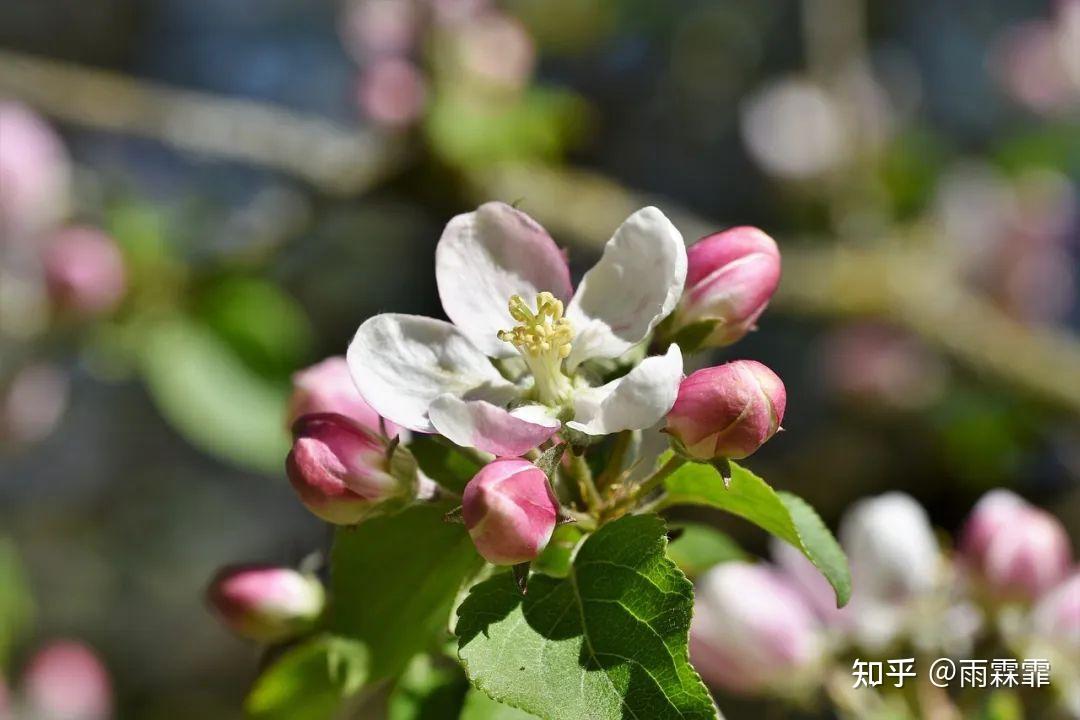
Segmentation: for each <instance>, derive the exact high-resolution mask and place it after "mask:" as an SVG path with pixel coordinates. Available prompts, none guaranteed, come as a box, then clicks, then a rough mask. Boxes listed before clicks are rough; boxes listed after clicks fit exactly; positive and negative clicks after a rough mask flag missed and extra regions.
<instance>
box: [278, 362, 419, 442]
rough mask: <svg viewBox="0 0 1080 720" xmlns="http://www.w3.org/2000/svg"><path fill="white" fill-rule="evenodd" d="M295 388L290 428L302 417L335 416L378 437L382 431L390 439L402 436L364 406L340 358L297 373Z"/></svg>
mask: <svg viewBox="0 0 1080 720" xmlns="http://www.w3.org/2000/svg"><path fill="white" fill-rule="evenodd" d="M292 385H293V391H292V396H291V397H290V398H289V423H290V424H292V423H294V422H295V421H296V420H298V419H299V418H300V417H301V416H303V415H314V414H319V413H334V414H337V415H344V416H345V417H347V418H349V419H350V420H354V421H356V422H357V423H359V424H360V425H361V426H363V427H364V428H366V429H368V430H371V431H372V432H375V433H377V434H381V433H382V430H383V428H385V430H386V434H387V435H388V436H389V437H395V436H397V435H400V434H401V428H399V427H398V426H397V425H395V424H394V423H392V422H390V421H389V420H383V419H382V418H380V417H379V414H378V413H376V412H375V411H374V410H372V409H371V406H370V405H368V404H367V403H366V402H364V398H363V397H361V396H360V391H359V390H357V389H356V384H355V383H353V380H352V376H351V375H350V374H349V366H348V364H347V363H346V362H345V358H343V357H341V356H334V357H329V358H327V359H325V360H323V361H322V362H320V363H316V364H315V365H312V366H311V367H309V368H305V369H303V370H301V371H299V372H297V373H294V374H293V376H292ZM403 439H404V438H403Z"/></svg>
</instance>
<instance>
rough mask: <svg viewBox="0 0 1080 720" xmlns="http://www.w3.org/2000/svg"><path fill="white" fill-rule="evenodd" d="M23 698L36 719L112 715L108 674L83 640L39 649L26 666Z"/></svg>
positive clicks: (99, 719)
mask: <svg viewBox="0 0 1080 720" xmlns="http://www.w3.org/2000/svg"><path fill="white" fill-rule="evenodd" d="M22 691H23V698H22V701H23V703H24V704H25V706H26V709H27V710H28V712H29V717H32V718H35V720H106V719H107V718H110V717H112V712H113V697H112V684H111V682H110V681H109V673H108V671H107V670H106V669H105V666H104V665H103V664H102V662H101V660H99V659H98V657H97V655H95V654H94V652H93V651H92V650H90V648H88V647H86V646H85V645H83V644H82V643H78V642H72V641H60V642H55V643H52V644H51V645H48V646H46V647H45V648H43V649H41V650H39V651H38V652H37V653H36V654H35V655H34V656H33V657H32V658H31V659H30V662H29V663H28V664H27V666H26V671H25V674H24V676H23V682H22Z"/></svg>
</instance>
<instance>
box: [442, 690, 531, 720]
mask: <svg viewBox="0 0 1080 720" xmlns="http://www.w3.org/2000/svg"><path fill="white" fill-rule="evenodd" d="M460 720H536V716H535V715H531V714H529V713H527V712H525V711H524V710H518V709H517V708H515V707H510V706H509V705H503V704H502V703H500V702H496V701H494V700H492V699H491V698H489V697H488V696H487V695H485V694H484V693H482V692H480V691H479V690H477V689H476V688H470V689H469V692H468V694H467V695H466V696H465V705H464V706H463V707H462V708H461V717H460Z"/></svg>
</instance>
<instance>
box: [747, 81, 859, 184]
mask: <svg viewBox="0 0 1080 720" xmlns="http://www.w3.org/2000/svg"><path fill="white" fill-rule="evenodd" d="M739 117H740V129H741V131H742V137H743V142H744V143H745V144H746V148H747V150H749V152H750V155H751V156H752V157H753V158H754V160H755V161H756V162H757V163H758V164H759V165H760V166H761V167H762V169H764V170H765V172H767V173H769V174H770V175H776V176H778V177H781V178H785V179H789V180H805V179H808V178H812V177H815V176H817V175H821V174H822V173H825V172H827V171H829V170H831V169H832V168H833V167H835V166H836V165H838V164H840V163H842V162H844V161H845V160H846V159H847V154H848V149H847V145H846V142H845V128H844V119H843V116H842V113H841V111H840V108H839V107H837V105H836V103H835V102H834V101H833V99H832V98H831V97H830V96H829V94H828V93H827V92H826V91H825V90H824V89H822V88H821V87H819V86H817V85H815V84H813V83H811V82H810V81H808V80H803V79H800V78H787V79H784V80H780V81H777V82H774V83H772V84H770V85H766V86H765V87H763V88H762V89H761V90H759V91H757V93H756V94H754V95H753V96H752V97H750V98H749V99H748V100H747V101H745V102H744V104H743V106H742V108H741V112H740V115H739Z"/></svg>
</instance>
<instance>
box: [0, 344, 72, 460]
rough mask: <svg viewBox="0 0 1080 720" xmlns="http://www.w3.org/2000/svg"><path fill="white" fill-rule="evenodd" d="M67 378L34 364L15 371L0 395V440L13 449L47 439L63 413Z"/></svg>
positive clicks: (50, 369)
mask: <svg viewBox="0 0 1080 720" xmlns="http://www.w3.org/2000/svg"><path fill="white" fill-rule="evenodd" d="M67 403H68V377H67V375H66V374H64V372H63V371H62V370H60V369H59V368H57V367H55V366H53V365H50V364H47V363H36V364H32V365H27V366H26V367H24V368H21V369H20V370H18V371H17V372H16V373H15V375H14V377H12V378H11V380H10V381H9V383H8V385H7V387H6V388H4V389H3V392H2V393H0V440H3V441H4V442H9V443H13V444H16V445H20V444H27V443H33V442H37V441H39V440H42V439H44V438H45V437H46V436H48V435H49V433H51V432H52V431H53V429H54V428H55V427H56V425H57V424H58V423H59V422H60V419H61V418H62V417H63V415H64V411H65V410H66V409H67Z"/></svg>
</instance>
